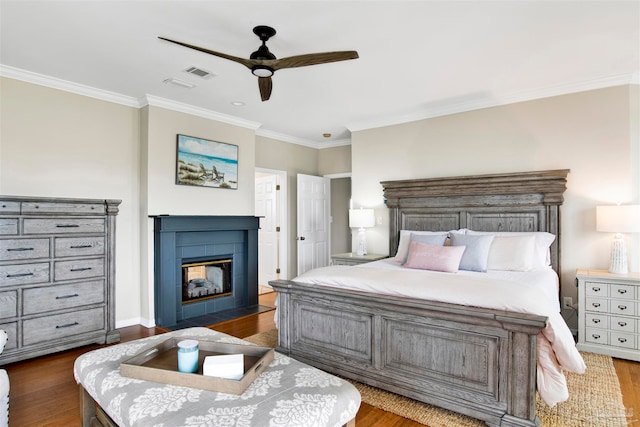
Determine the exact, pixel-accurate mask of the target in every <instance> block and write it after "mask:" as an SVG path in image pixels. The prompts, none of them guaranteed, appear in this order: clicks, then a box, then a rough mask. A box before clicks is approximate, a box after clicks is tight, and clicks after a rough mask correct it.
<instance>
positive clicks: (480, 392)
mask: <svg viewBox="0 0 640 427" xmlns="http://www.w3.org/2000/svg"><path fill="white" fill-rule="evenodd" d="M568 172H569V171H568V170H552V171H541V172H526V173H512V174H494V175H479V176H468V177H453V178H432V179H418V180H401V181H385V182H382V183H381V184H382V187H383V192H384V198H385V202H386V205H387V207H388V208H389V221H390V227H389V253H390V254H392V256H394V255H395V256H394V258H396V257H397V256H399V251H400V250H401V249H402V247H399V244H401V243H403V239H404V240H405V241H406V236H407V235H411V234H414V235H415V234H420V233H415V232H423V233H424V234H429V233H428V232H433V233H434V234H438V233H437V232H444V233H447V235H448V236H449V238H450V239H451V233H450V232H451V231H457V232H459V233H464V234H466V233H467V232H468V230H473V232H472V233H475V234H477V235H482V232H485V233H489V234H494V233H495V232H500V233H505V232H506V233H508V232H515V233H518V234H516V236H521V235H527V234H534V235H535V234H536V233H540V234H552V235H553V236H555V238H554V239H553V242H552V243H551V244H550V245H549V246H548V247H547V254H546V257H547V258H546V262H547V263H548V264H549V271H551V272H552V276H553V277H555V282H554V285H553V286H552V287H551V291H549V290H548V289H549V288H547V291H546V293H547V297H545V298H547V299H546V300H545V301H546V302H545V303H539V304H537V306H538V308H539V310H533V311H534V312H533V313H529V312H526V311H527V310H526V309H521V307H518V306H513V307H512V306H511V305H509V306H508V307H507V309H505V308H496V307H493V306H494V305H495V304H492V303H491V298H487V295H486V294H485V295H484V300H483V302H480V303H476V302H474V301H467V300H464V301H463V302H462V303H461V302H459V301H458V300H451V299H450V297H442V298H440V297H438V298H435V297H434V298H431V299H430V298H428V297H425V296H424V295H422V294H419V295H418V294H414V293H413V292H414V291H413V290H415V289H416V288H418V287H420V286H419V283H420V282H419V280H421V279H414V278H413V277H414V276H415V274H413V273H414V272H413V271H411V272H409V271H407V272H406V273H405V275H398V276H396V275H394V273H392V272H393V271H394V268H398V267H397V266H395V267H394V266H393V265H392V264H393V262H392V261H393V260H392V259H389V260H385V261H383V262H382V264H383V265H378V266H376V265H375V264H372V265H363V266H357V267H344V266H340V267H326V268H324V269H318V271H316V270H314V271H312V272H309V273H308V274H307V273H305V274H303V275H301V276H300V277H298V278H296V279H294V280H291V281H288V280H276V281H272V282H270V284H271V286H272V287H273V288H274V289H275V290H276V291H277V292H278V303H277V304H278V308H277V313H276V316H277V319H276V320H277V324H278V338H279V344H278V348H277V350H278V351H280V352H283V353H285V354H287V355H289V356H292V357H294V358H296V359H298V360H301V361H303V362H305V363H308V364H311V365H313V366H316V367H318V368H320V369H323V370H326V371H329V372H332V373H334V374H338V375H342V376H344V377H347V378H352V379H354V380H357V381H360V382H364V383H367V384H369V385H372V386H375V387H379V388H382V389H385V390H388V391H391V392H395V393H398V394H401V395H405V396H407V397H411V398H414V399H417V400H420V401H423V402H426V403H429V404H433V405H436V406H439V407H443V408H446V409H449V410H452V411H455V412H459V413H463V414H465V415H469V416H471V417H474V418H478V419H480V420H483V421H485V422H486V423H487V424H488V425H490V426H535V425H538V424H539V420H538V418H537V417H536V414H535V395H536V386H538V387H543V388H545V389H546V388H547V387H551V388H553V387H555V386H559V387H560V388H561V386H562V384H561V383H562V379H563V377H562V373H561V368H565V366H562V365H563V362H566V363H565V364H566V365H571V366H570V367H569V369H571V370H574V371H580V370H584V362H582V359H581V358H580V356H579V353H577V350H575V345H574V344H573V340H572V337H570V341H571V342H566V340H565V342H563V343H560V344H561V347H562V348H564V351H567V352H568V353H569V354H562V352H560V353H558V350H557V349H555V342H554V341H559V338H560V335H565V338H566V333H567V332H568V328H566V324H564V322H563V320H562V319H561V318H560V320H558V319H557V317H559V313H558V311H559V304H558V299H559V298H558V296H559V295H558V292H559V286H560V284H559V279H558V277H559V275H558V274H557V273H558V272H559V271H560V248H561V233H560V210H559V207H560V205H561V204H562V202H563V193H564V191H565V189H566V179H567V175H568ZM412 231H413V232H414V233H412ZM403 236H404V238H403ZM412 239H413V236H412ZM503 240H504V239H503ZM403 245H404V243H403ZM411 245H414V242H413V240H411ZM412 247H413V246H412ZM416 247H418V246H416ZM425 247H431V246H430V245H427V246H420V248H425ZM413 254H414V253H413V252H412V253H411V254H410V256H413ZM407 262H408V260H407ZM367 270H368V271H369V273H367ZM400 270H402V268H400ZM404 270H409V269H406V268H405V269H404ZM412 270H413V269H412ZM371 272H373V273H371ZM412 274H413V275H412ZM371 275H373V276H378V277H379V280H378V282H379V283H380V282H383V285H384V282H385V281H386V282H388V283H386V284H387V285H389V286H388V287H389V288H393V289H405V290H407V291H406V292H404V291H397V292H396V291H394V292H386V291H385V290H384V289H383V288H381V285H379V284H378V285H371V284H370V282H367V283H369V284H365V285H364V287H358V286H357V283H358V282H365V280H364V279H363V277H365V276H371ZM432 275H435V276H436V279H435V283H434V286H436V287H439V288H441V289H445V288H450V287H451V286H467V285H468V283H465V282H469V283H471V282H472V279H471V278H469V275H466V274H451V273H441V272H435V273H433V274H432ZM477 275H480V273H478V274H477ZM453 276H455V280H457V282H456V284H455V285H450V283H453V282H451V281H452V280H454V279H453ZM438 277H439V278H440V279H438ZM414 280H418V282H415V283H413V282H412V281H414ZM430 280H433V279H430ZM473 280H476V279H473ZM478 280H481V281H482V280H484V281H485V282H487V283H489V282H492V280H488V279H486V278H484V277H482V278H479V279H478ZM508 280H511V279H505V283H506V282H507V281H508ZM460 282H461V283H460ZM498 282H499V281H496V282H495V283H498ZM425 283H426V282H425ZM492 283H493V282H492ZM505 283H500V285H501V286H504V285H505ZM460 289H464V288H460ZM503 289H508V287H504V288H503ZM532 292H533V291H532ZM459 294H460V295H467V292H466V291H460V292H459ZM480 294H482V292H480ZM549 294H550V295H551V296H549ZM481 296H482V295H481ZM542 298H543V297H539V298H538V297H537V296H536V297H535V298H534V297H531V298H529V299H540V300H542ZM480 299H483V298H480ZM525 299H526V298H525ZM485 303H488V304H485ZM482 304H485V305H488V307H487V306H482ZM523 304H524V303H523ZM497 307H499V306H497ZM551 320H553V322H556V323H557V322H558V321H559V322H561V323H562V324H560V325H556V329H557V330H556V331H555V332H554V330H553V329H552V328H551V326H552V324H553V322H552V321H551ZM565 329H566V331H565ZM554 334H557V335H558V336H554ZM545 336H548V338H549V340H547V338H545ZM569 336H570V333H569ZM550 344H553V345H550ZM552 347H553V348H552ZM544 349H546V350H548V351H547V352H546V353H544V355H543V356H542V357H541V354H542V353H540V352H541V350H544ZM576 355H577V356H576ZM545 358H546V359H548V360H542V362H547V363H551V364H552V365H554V364H555V365H554V367H555V370H556V371H557V372H552V373H551V374H552V375H551V377H550V378H551V379H552V380H553V381H556V380H557V381H558V384H553V381H551V383H549V382H545V381H548V380H549V376H548V375H547V372H542V371H546V366H547V365H546V364H545V363H542V364H541V359H545ZM563 358H564V359H566V360H563ZM578 359H579V360H578ZM553 370H554V369H551V371H553ZM558 372H559V376H558ZM554 374H555V375H556V376H555V377H554ZM565 385H566V384H565ZM561 392H562V391H561ZM565 392H566V390H565ZM559 400H562V398H559ZM553 403H554V402H552V403H551V404H553Z"/></svg>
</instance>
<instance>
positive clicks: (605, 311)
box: [576, 270, 640, 361]
mask: <svg viewBox="0 0 640 427" xmlns="http://www.w3.org/2000/svg"><path fill="white" fill-rule="evenodd" d="M576 277H577V280H578V345H577V347H578V349H579V350H582V351H590V352H593V353H600V354H608V355H610V356H613V357H618V358H621V359H629V360H636V361H640V273H629V274H611V273H609V272H607V271H605V270H578V272H577V276H576Z"/></svg>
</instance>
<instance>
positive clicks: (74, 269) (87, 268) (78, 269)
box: [69, 267, 91, 271]
mask: <svg viewBox="0 0 640 427" xmlns="http://www.w3.org/2000/svg"><path fill="white" fill-rule="evenodd" d="M87 270H91V267H82V268H72V269H71V270H69V271H87Z"/></svg>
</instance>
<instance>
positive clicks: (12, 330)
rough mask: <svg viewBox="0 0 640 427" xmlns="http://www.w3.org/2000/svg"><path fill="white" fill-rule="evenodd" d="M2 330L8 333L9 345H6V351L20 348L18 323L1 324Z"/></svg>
mask: <svg viewBox="0 0 640 427" xmlns="http://www.w3.org/2000/svg"><path fill="white" fill-rule="evenodd" d="M0 329H2V330H3V331H5V332H6V333H7V343H6V344H5V345H4V349H5V351H6V350H11V349H12V348H16V347H18V324H17V323H16V322H11V323H0ZM0 356H2V355H0Z"/></svg>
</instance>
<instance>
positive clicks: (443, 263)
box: [404, 242, 466, 273]
mask: <svg viewBox="0 0 640 427" xmlns="http://www.w3.org/2000/svg"><path fill="white" fill-rule="evenodd" d="M465 248H466V246H432V245H425V244H424V243H418V242H411V246H409V254H408V255H407V262H405V263H404V266H405V267H407V268H418V269H421V270H433V271H444V272H447V273H456V272H457V271H458V267H460V260H461V259H462V254H464V249H465Z"/></svg>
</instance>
